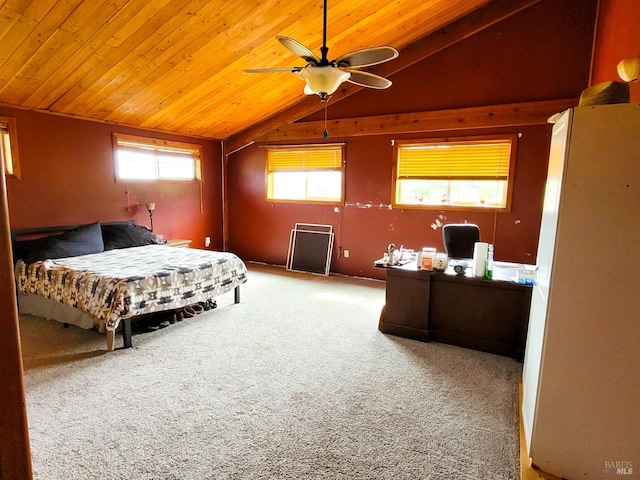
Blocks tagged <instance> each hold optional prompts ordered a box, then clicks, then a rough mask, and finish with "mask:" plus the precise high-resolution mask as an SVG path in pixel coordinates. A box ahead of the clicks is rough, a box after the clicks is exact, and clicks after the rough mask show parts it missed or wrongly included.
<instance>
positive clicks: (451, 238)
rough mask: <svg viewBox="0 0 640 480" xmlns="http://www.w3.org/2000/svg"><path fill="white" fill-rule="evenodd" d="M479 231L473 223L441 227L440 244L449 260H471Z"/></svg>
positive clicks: (478, 238)
mask: <svg viewBox="0 0 640 480" xmlns="http://www.w3.org/2000/svg"><path fill="white" fill-rule="evenodd" d="M479 241H480V229H479V228H478V226H477V225H475V224H473V223H448V224H446V225H445V226H443V227H442V243H444V251H445V252H447V255H448V256H449V258H473V247H474V244H475V243H476V242H479Z"/></svg>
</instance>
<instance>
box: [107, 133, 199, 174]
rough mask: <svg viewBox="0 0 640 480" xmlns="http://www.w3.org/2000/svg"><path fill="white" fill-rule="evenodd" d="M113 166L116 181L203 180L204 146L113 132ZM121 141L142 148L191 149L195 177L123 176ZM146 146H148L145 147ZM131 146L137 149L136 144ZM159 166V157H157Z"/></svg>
mask: <svg viewBox="0 0 640 480" xmlns="http://www.w3.org/2000/svg"><path fill="white" fill-rule="evenodd" d="M112 139H113V166H114V178H115V182H116V183H133V182H143V183H146V182H177V183H189V182H201V181H202V150H203V147H202V145H200V144H197V143H187V142H178V141H174V140H165V139H161V138H153V137H144V136H141V135H131V134H127V133H118V132H113V134H112ZM120 142H129V143H131V144H140V145H141V146H143V147H141V148H140V150H147V149H150V150H154V149H157V150H160V149H165V150H169V151H170V150H175V151H190V152H191V157H190V158H192V159H193V162H194V165H193V168H194V177H193V178H177V177H156V178H122V177H121V176H120V172H119V161H118V152H119V149H120V148H123V145H121V143H120ZM145 147H146V148H145ZM131 148H134V149H135V146H132V147H131ZM156 167H157V157H156Z"/></svg>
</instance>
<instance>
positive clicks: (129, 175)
mask: <svg viewBox="0 0 640 480" xmlns="http://www.w3.org/2000/svg"><path fill="white" fill-rule="evenodd" d="M113 138H114V149H115V153H116V155H115V156H116V177H117V178H118V179H119V180H183V181H184V180H200V178H201V172H200V169H201V166H200V163H201V150H202V147H201V145H197V144H190V143H183V142H175V141H171V140H162V139H157V138H149V137H140V136H135V135H127V134H122V133H114V134H113Z"/></svg>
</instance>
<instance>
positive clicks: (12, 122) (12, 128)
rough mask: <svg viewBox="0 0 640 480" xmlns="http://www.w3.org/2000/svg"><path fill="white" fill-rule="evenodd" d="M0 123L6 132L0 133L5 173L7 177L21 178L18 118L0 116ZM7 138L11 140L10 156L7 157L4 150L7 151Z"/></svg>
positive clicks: (0, 146) (0, 147)
mask: <svg viewBox="0 0 640 480" xmlns="http://www.w3.org/2000/svg"><path fill="white" fill-rule="evenodd" d="M0 125H2V130H3V132H5V131H6V136H5V134H4V133H3V134H1V135H0V149H1V150H2V152H0V155H2V156H3V159H4V162H3V163H4V173H5V175H6V176H7V177H13V178H20V157H19V155H18V135H17V133H16V119H15V118H13V117H4V116H0ZM5 139H8V142H9V153H10V155H11V156H10V158H8V159H7V158H6V157H5V155H4V152H5V151H6V147H5Z"/></svg>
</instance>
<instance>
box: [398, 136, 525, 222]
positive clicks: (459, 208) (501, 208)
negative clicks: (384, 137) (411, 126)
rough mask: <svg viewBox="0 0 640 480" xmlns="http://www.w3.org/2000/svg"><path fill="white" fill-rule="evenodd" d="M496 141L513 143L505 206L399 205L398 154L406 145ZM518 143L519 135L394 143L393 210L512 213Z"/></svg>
mask: <svg viewBox="0 0 640 480" xmlns="http://www.w3.org/2000/svg"><path fill="white" fill-rule="evenodd" d="M496 140H504V141H509V142H510V143H511V147H510V155H509V169H508V176H507V185H506V189H507V192H506V199H505V206H486V207H485V206H480V205H450V204H440V205H434V204H425V205H420V204H408V203H399V202H398V199H397V193H398V191H397V189H398V185H397V182H398V180H401V179H400V178H398V160H399V157H398V154H399V150H400V147H401V146H406V145H422V144H433V145H443V144H456V143H481V142H483V141H484V142H494V141H496ZM517 141H518V134H515V133H513V134H496V135H481V136H465V137H445V138H427V139H424V138H421V139H402V140H394V141H393V148H394V152H393V156H394V162H393V173H392V178H391V181H392V185H391V205H392V207H393V208H401V209H427V210H449V211H473V212H510V211H511V203H512V198H513V185H514V176H515V166H516V156H517ZM434 180H449V181H451V180H455V178H452V177H444V176H442V177H439V178H434Z"/></svg>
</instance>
